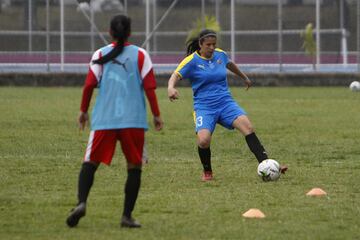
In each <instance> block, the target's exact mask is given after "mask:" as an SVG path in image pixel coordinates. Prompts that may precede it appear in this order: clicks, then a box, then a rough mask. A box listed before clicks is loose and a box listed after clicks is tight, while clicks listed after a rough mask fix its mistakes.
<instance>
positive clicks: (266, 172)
mask: <svg viewBox="0 0 360 240" xmlns="http://www.w3.org/2000/svg"><path fill="white" fill-rule="evenodd" d="M257 173H258V175H259V176H260V177H261V179H262V180H263V181H264V182H269V181H276V180H278V179H279V178H280V175H281V172H280V164H279V163H278V162H277V161H275V160H274V159H266V160H264V161H262V162H261V163H260V164H259V166H258V169H257Z"/></svg>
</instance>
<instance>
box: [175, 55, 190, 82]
mask: <svg viewBox="0 0 360 240" xmlns="http://www.w3.org/2000/svg"><path fill="white" fill-rule="evenodd" d="M193 59H194V54H191V55H189V56H187V57H186V58H184V59H183V60H182V61H181V63H180V64H179V65H178V66H177V68H176V69H175V72H176V73H177V74H179V75H180V77H181V78H187V77H188V76H189V74H190V72H191V64H190V62H191V61H192V60H193Z"/></svg>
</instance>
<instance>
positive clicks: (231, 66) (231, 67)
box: [226, 61, 252, 90]
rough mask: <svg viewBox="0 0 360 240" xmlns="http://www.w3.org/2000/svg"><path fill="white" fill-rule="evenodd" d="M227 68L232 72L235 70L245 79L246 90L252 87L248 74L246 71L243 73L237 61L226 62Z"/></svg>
mask: <svg viewBox="0 0 360 240" xmlns="http://www.w3.org/2000/svg"><path fill="white" fill-rule="evenodd" d="M226 68H227V69H229V70H230V71H231V72H233V73H234V74H235V75H237V76H239V77H240V78H241V79H243V80H244V81H245V84H246V90H248V89H249V88H250V87H251V84H252V83H251V80H250V79H249V78H248V76H246V74H245V73H243V72H242V71H241V70H240V68H239V67H238V66H236V64H235V63H233V62H232V61H229V62H228V63H227V64H226Z"/></svg>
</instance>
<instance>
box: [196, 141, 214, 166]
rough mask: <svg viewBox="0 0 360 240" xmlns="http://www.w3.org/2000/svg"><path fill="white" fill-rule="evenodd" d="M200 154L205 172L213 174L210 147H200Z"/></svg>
mask: <svg viewBox="0 0 360 240" xmlns="http://www.w3.org/2000/svg"><path fill="white" fill-rule="evenodd" d="M198 152H199V157H200V161H201V163H202V165H203V167H204V171H207V172H211V171H212V170H211V151H210V147H208V148H201V147H199V146H198Z"/></svg>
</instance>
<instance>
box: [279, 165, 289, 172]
mask: <svg viewBox="0 0 360 240" xmlns="http://www.w3.org/2000/svg"><path fill="white" fill-rule="evenodd" d="M287 170H288V166H286V165H281V166H280V172H281V173H282V174H285V172H286V171H287Z"/></svg>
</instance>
